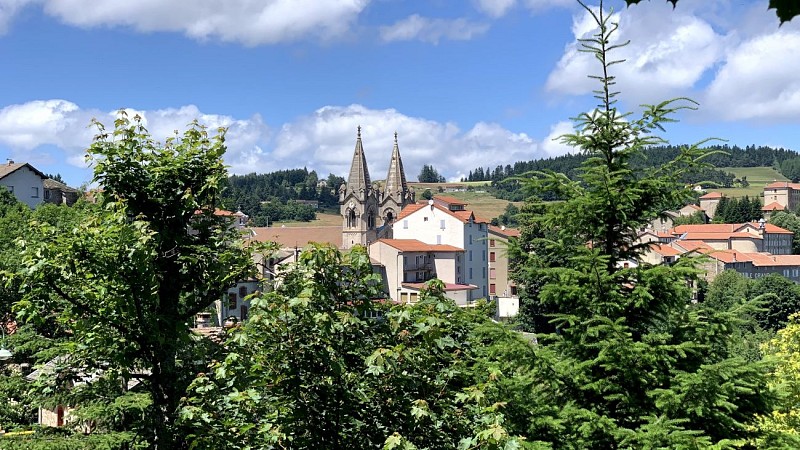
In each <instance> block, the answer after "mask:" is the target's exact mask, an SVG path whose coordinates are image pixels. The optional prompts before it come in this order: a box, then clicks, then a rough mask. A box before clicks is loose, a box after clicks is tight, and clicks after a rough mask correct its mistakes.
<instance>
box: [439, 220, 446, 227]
mask: <svg viewBox="0 0 800 450" xmlns="http://www.w3.org/2000/svg"><path fill="white" fill-rule="evenodd" d="M444 224H445V221H444V219H442V220H440V221H439V228H441V229H443V230H444Z"/></svg>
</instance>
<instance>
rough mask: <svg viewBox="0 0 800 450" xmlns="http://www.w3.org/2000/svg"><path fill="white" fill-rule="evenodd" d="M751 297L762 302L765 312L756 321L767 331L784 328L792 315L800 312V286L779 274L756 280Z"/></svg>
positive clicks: (751, 290)
mask: <svg viewBox="0 0 800 450" xmlns="http://www.w3.org/2000/svg"><path fill="white" fill-rule="evenodd" d="M749 296H750V298H751V299H756V298H758V299H759V300H760V301H761V302H762V305H763V310H762V311H761V312H759V313H758V314H756V320H757V321H758V323H759V325H760V326H761V328H763V329H765V330H771V331H777V330H778V329H780V328H783V327H784V326H786V322H787V320H788V319H789V316H790V315H792V314H794V313H796V312H800V286H798V285H797V284H796V283H794V282H792V281H790V280H788V279H786V278H784V277H783V276H781V275H778V274H774V273H773V274H769V275H767V276H765V277H762V278H759V279H757V280H755V281H754V282H753V284H752V285H751V286H750V292H749Z"/></svg>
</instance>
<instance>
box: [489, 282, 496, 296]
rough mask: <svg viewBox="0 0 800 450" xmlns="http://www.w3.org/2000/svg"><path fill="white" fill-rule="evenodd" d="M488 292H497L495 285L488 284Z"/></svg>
mask: <svg viewBox="0 0 800 450" xmlns="http://www.w3.org/2000/svg"><path fill="white" fill-rule="evenodd" d="M489 293H490V294H492V295H495V294H496V293H497V287H496V286H495V284H494V283H491V284H489Z"/></svg>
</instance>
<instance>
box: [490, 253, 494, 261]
mask: <svg viewBox="0 0 800 450" xmlns="http://www.w3.org/2000/svg"><path fill="white" fill-rule="evenodd" d="M494 258H495V256H494V252H489V262H494Z"/></svg>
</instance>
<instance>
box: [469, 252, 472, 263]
mask: <svg viewBox="0 0 800 450" xmlns="http://www.w3.org/2000/svg"><path fill="white" fill-rule="evenodd" d="M469 260H470V261H472V250H470V251H469Z"/></svg>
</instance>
